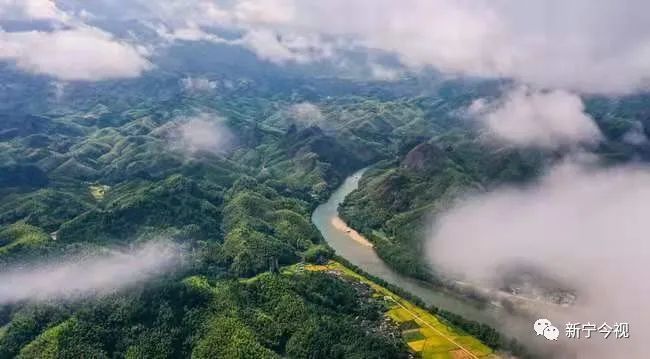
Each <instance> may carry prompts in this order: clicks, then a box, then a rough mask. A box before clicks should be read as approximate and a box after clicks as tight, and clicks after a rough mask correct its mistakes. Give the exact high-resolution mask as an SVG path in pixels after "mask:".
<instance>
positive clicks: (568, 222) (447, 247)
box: [427, 163, 650, 358]
mask: <svg viewBox="0 0 650 359" xmlns="http://www.w3.org/2000/svg"><path fill="white" fill-rule="evenodd" d="M649 211H650V171H648V169H646V168H636V167H619V168H611V169H596V168H592V167H588V166H586V165H584V164H577V163H566V164H563V165H561V166H558V167H556V168H554V169H553V170H552V171H551V172H550V173H549V174H548V175H547V176H545V177H544V178H542V179H541V180H540V181H539V182H538V183H536V184H534V185H532V186H529V187H526V188H502V189H500V190H496V191H493V192H491V193H486V194H483V195H479V196H474V197H470V198H469V199H467V200H466V201H463V202H461V203H459V204H458V205H457V206H455V207H454V208H453V209H451V210H450V211H448V212H447V213H445V214H443V215H441V216H439V217H438V219H437V220H436V227H435V230H434V235H432V238H431V240H430V241H429V245H428V250H427V253H428V256H429V258H430V259H431V263H432V264H433V265H434V266H435V267H436V268H438V269H439V270H441V271H443V272H445V273H454V274H460V275H462V276H463V277H464V279H465V280H468V281H471V282H473V283H480V285H481V286H486V285H489V284H490V283H494V280H495V279H498V278H495V277H496V276H497V274H498V273H500V271H499V270H500V268H503V267H504V266H508V265H509V264H516V263H526V264H528V265H529V266H533V267H536V268H539V269H541V270H542V271H543V272H544V273H545V274H547V275H549V276H551V277H554V278H558V279H560V280H562V281H565V282H566V283H568V284H569V285H570V286H571V287H573V288H575V289H576V290H577V294H578V299H577V301H576V304H575V306H572V307H569V308H565V309H560V308H556V310H554V311H552V312H551V311H550V309H549V308H547V307H544V310H545V312H544V313H537V314H538V315H541V316H542V317H545V318H546V317H548V318H549V319H551V321H552V322H553V323H556V322H557V323H566V322H569V321H572V322H581V323H585V322H587V321H591V322H592V323H595V322H599V324H601V323H602V322H603V321H607V322H608V323H610V324H612V325H613V323H615V322H629V323H630V326H631V328H634V329H633V330H634V331H635V332H637V333H638V334H636V335H634V334H632V337H631V338H630V339H625V340H618V341H617V340H613V341H612V340H607V341H605V340H598V339H596V340H594V339H592V340H591V341H580V340H578V341H574V342H572V343H570V344H569V345H570V347H573V346H578V348H574V349H576V350H578V351H579V354H580V355H578V357H585V358H615V357H621V358H622V357H625V358H641V357H644V354H647V350H646V348H647V345H646V344H645V342H644V339H643V338H645V334H646V333H648V332H650V310H648V307H647V303H648V302H649V301H650V283H649V282H648V281H647V280H645V274H646V273H647V269H648V268H647V264H648V261H649V260H650V245H649V244H648V240H647V237H648V235H647V232H648V231H647V225H646V223H647V213H648V212H649ZM496 288H498V287H496ZM534 308H536V309H537V310H540V308H542V307H541V306H539V305H537V306H535V307H534ZM533 315H534V314H533Z"/></svg>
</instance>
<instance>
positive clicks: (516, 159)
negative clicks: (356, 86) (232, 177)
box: [340, 96, 650, 283]
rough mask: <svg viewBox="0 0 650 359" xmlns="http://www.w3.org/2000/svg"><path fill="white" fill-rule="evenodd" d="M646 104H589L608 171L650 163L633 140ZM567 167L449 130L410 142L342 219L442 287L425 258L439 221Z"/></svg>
mask: <svg viewBox="0 0 650 359" xmlns="http://www.w3.org/2000/svg"><path fill="white" fill-rule="evenodd" d="M644 99H645V100H644ZM644 101H647V97H645V96H634V97H629V98H623V99H619V100H616V101H615V100H610V99H606V98H598V97H593V98H588V99H587V101H586V107H587V111H588V113H590V115H591V116H592V117H593V118H594V119H595V120H596V123H597V124H598V126H599V127H600V130H601V131H602V133H603V134H604V136H605V141H603V142H602V143H600V144H599V145H598V147H597V148H595V149H594V151H593V152H594V153H595V154H596V155H597V156H598V158H599V160H600V161H602V162H603V164H604V165H606V166H607V165H613V164H616V163H624V162H630V161H648V160H650V152H649V150H650V148H649V147H648V145H647V143H645V142H643V143H631V142H630V141H627V140H626V138H625V134H627V133H630V131H636V127H637V126H639V124H645V125H643V126H639V128H640V129H639V131H643V130H642V129H643V128H648V127H649V125H648V121H650V117H649V116H648V112H647V109H643V105H642V103H643V102H644ZM644 136H645V134H644ZM564 159H565V155H564V154H563V152H562V151H560V150H544V149H539V148H538V149H535V148H527V149H526V148H518V147H515V146H512V147H508V146H503V145H501V144H499V145H495V144H492V143H489V142H486V141H483V140H482V139H481V133H480V131H475V130H472V127H471V126H469V127H465V128H464V130H463V127H462V126H458V127H451V128H442V129H438V130H437V131H436V132H435V133H434V134H433V135H431V136H429V137H424V138H415V139H413V140H405V142H404V144H403V145H402V146H400V147H399V148H398V149H397V150H396V151H395V152H394V153H392V154H391V155H389V156H386V157H385V158H384V159H383V160H382V161H380V162H378V163H377V164H376V165H375V166H373V167H371V168H370V169H369V170H368V171H366V172H365V173H364V176H363V178H362V179H361V182H360V185H359V189H358V190H356V191H354V192H352V193H351V194H350V195H349V196H348V197H347V198H346V200H345V202H344V203H343V204H342V206H341V208H340V214H341V216H342V217H343V218H344V219H345V220H346V221H347V222H348V223H350V225H351V226H352V227H354V228H356V229H358V230H360V231H361V232H362V233H363V234H364V235H365V236H366V237H367V238H368V239H370V240H371V241H372V242H373V244H374V245H375V248H376V250H377V252H378V254H379V255H380V256H381V257H382V259H384V260H385V261H386V262H387V263H389V264H390V265H391V266H393V267H394V268H395V269H397V270H398V271H400V272H402V273H404V274H408V275H410V276H413V277H416V278H419V279H423V280H427V281H430V282H432V283H438V282H439V279H440V278H439V277H437V276H436V274H435V271H434V270H433V269H432V268H431V267H430V266H429V265H428V264H427V263H426V262H425V261H424V259H423V257H422V253H423V252H424V248H423V246H424V242H425V238H426V236H427V235H430V231H431V228H432V227H431V223H435V217H436V214H439V213H442V212H443V211H444V210H445V209H449V208H450V207H451V206H452V205H453V204H454V203H455V201H456V200H459V199H462V198H463V196H466V195H467V193H473V192H484V191H487V190H490V189H494V188H498V187H499V186H504V185H506V184H509V185H516V186H517V185H519V186H523V185H525V184H527V183H529V182H531V181H532V180H534V179H535V178H537V177H539V176H540V175H541V174H542V173H544V171H545V170H546V169H547V168H549V167H551V166H552V165H553V164H554V163H557V162H560V161H562V160H564Z"/></svg>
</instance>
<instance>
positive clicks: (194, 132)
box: [171, 114, 234, 156]
mask: <svg viewBox="0 0 650 359" xmlns="http://www.w3.org/2000/svg"><path fill="white" fill-rule="evenodd" d="M233 141H234V136H233V134H232V133H231V132H230V130H228V128H226V127H225V126H224V125H223V123H222V120H221V119H220V118H218V117H216V116H212V115H210V114H199V115H197V116H193V117H190V118H185V119H181V122H180V123H179V125H178V127H177V129H176V130H175V131H174V132H173V133H172V137H171V146H172V148H173V149H175V150H180V151H182V152H184V153H186V154H187V155H190V156H191V155H194V154H196V153H200V152H208V153H213V154H219V153H223V152H224V151H226V150H227V149H228V148H229V147H230V146H231V145H232V143H233Z"/></svg>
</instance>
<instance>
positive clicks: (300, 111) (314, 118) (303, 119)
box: [288, 102, 325, 125]
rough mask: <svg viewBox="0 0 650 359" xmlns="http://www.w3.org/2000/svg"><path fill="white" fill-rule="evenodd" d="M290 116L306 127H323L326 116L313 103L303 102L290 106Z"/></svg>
mask: <svg viewBox="0 0 650 359" xmlns="http://www.w3.org/2000/svg"><path fill="white" fill-rule="evenodd" d="M288 113H289V116H290V117H291V118H292V119H293V120H295V121H297V122H299V123H302V124H305V125H322V124H323V120H324V119H325V116H323V113H322V112H321V110H320V108H319V107H318V106H316V105H314V104H313V103H311V102H301V103H297V104H293V105H291V106H289V109H288Z"/></svg>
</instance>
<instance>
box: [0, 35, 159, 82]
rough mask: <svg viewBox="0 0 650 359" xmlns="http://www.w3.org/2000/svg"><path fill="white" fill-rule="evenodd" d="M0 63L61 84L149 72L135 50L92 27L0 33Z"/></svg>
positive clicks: (138, 51) (132, 75) (148, 66)
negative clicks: (1, 61) (49, 77)
mask: <svg viewBox="0 0 650 359" xmlns="http://www.w3.org/2000/svg"><path fill="white" fill-rule="evenodd" d="M0 59H1V60H5V61H12V62H14V63H15V64H16V66H17V67H18V68H20V69H22V70H24V71H28V72H31V73H34V74H42V75H48V76H52V77H54V78H56V79H59V80H64V81H76V80H79V81H94V80H105V79H113V78H129V77H137V76H139V75H140V74H142V72H144V71H146V70H148V69H150V68H151V64H150V63H149V61H148V60H147V59H146V58H145V57H144V56H143V54H142V53H141V52H140V50H139V49H138V48H136V47H134V46H132V45H130V44H128V43H126V42H122V41H119V40H117V39H115V38H114V37H113V36H112V35H110V34H108V33H106V32H104V31H101V30H99V29H96V28H92V27H80V28H75V29H67V30H55V31H51V32H44V31H26V32H4V31H0Z"/></svg>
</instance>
